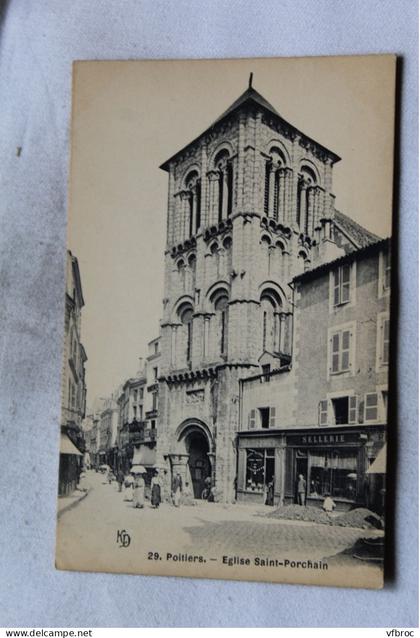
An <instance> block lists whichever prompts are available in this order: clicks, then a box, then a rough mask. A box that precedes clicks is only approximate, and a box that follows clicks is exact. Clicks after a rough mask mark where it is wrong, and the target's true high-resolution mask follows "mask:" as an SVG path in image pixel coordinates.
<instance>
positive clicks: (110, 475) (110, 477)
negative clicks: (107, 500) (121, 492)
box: [107, 468, 114, 485]
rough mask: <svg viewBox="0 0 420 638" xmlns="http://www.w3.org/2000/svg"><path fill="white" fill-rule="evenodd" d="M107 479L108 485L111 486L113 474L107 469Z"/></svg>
mask: <svg viewBox="0 0 420 638" xmlns="http://www.w3.org/2000/svg"><path fill="white" fill-rule="evenodd" d="M107 478H108V483H109V484H110V485H111V482H112V479H113V478H114V474H113V472H112V470H111V468H109V470H108V476H107Z"/></svg>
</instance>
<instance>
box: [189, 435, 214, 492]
mask: <svg viewBox="0 0 420 638" xmlns="http://www.w3.org/2000/svg"><path fill="white" fill-rule="evenodd" d="M186 444H187V450H188V455H189V457H188V467H189V470H190V475H191V481H192V490H193V494H194V498H202V494H203V492H204V490H205V488H206V483H205V481H206V478H207V477H209V476H210V474H211V467H210V461H209V457H208V452H209V451H210V450H209V444H208V441H207V438H206V436H205V435H204V434H201V432H192V433H191V434H190V435H189V436H188V437H187V441H186Z"/></svg>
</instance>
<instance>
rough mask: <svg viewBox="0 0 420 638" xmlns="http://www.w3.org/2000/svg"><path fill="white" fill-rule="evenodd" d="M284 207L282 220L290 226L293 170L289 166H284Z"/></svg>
mask: <svg viewBox="0 0 420 638" xmlns="http://www.w3.org/2000/svg"><path fill="white" fill-rule="evenodd" d="M285 172H286V181H285V184H286V198H285V200H286V208H285V212H284V220H283V221H284V222H285V223H286V224H289V226H292V224H293V222H294V219H295V217H294V210H293V171H292V169H291V168H286V169H285Z"/></svg>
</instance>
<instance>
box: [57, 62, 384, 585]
mask: <svg viewBox="0 0 420 638" xmlns="http://www.w3.org/2000/svg"><path fill="white" fill-rule="evenodd" d="M395 65H396V59H395V56H392V55H377V56H374V55H371V56H348V57H323V58H287V59H286V58H285V59H279V58H277V59H241V60H217V61H216V60H195V61H185V60H184V61H180V60H173V61H126V62H124V61H122V62H114V61H99V62H98V61H92V62H91V61H81V62H76V63H75V65H74V72H73V110H72V124H71V127H72V128H71V132H72V135H71V172H70V187H69V188H70V191H69V228H68V249H69V250H68V253H67V284H66V291H65V294H66V305H65V344H64V358H63V383H62V420H61V443H60V473H59V486H58V492H59V497H58V523H57V547H56V565H57V567H58V568H60V569H69V570H79V571H106V572H123V573H135V574H156V575H170V576H172V575H173V576H187V577H198V578H224V579H237V580H260V581H271V582H283V583H304V584H311V585H336V586H343V587H365V588H379V587H381V586H382V584H383V556H384V542H385V526H384V511H385V510H384V508H385V493H386V481H385V475H386V454H387V453H386V430H387V413H388V367H389V340H390V328H389V311H390V290H391V226H392V224H391V222H392V184H393V149H394V109H395Z"/></svg>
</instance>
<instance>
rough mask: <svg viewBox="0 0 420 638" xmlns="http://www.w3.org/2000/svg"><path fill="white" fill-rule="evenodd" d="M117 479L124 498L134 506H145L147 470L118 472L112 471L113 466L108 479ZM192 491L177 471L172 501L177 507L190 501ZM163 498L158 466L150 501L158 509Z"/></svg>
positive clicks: (153, 478) (172, 488)
mask: <svg viewBox="0 0 420 638" xmlns="http://www.w3.org/2000/svg"><path fill="white" fill-rule="evenodd" d="M114 478H115V479H116V481H117V483H118V491H119V492H124V500H125V501H131V502H132V504H133V507H135V508H140V509H141V508H143V507H144V506H145V502H146V494H145V492H146V489H145V488H146V481H145V472H141V471H136V468H132V470H131V471H130V472H129V473H128V474H124V472H123V470H122V469H121V468H120V469H118V470H117V472H116V474H115V475H114V473H113V472H112V470H111V468H110V469H109V471H108V474H107V480H108V482H109V483H111V481H113V480H114ZM193 498H194V497H193V495H192V492H191V490H190V488H189V484H188V482H187V481H186V482H185V484H184V482H183V479H182V477H181V475H180V473H179V472H177V473H176V474H175V475H174V477H173V479H172V484H171V501H172V504H173V505H174V506H175V507H179V506H180V505H181V504H183V503H189V502H190V500H193ZM162 500H163V481H162V475H161V472H160V470H159V469H158V468H157V469H155V470H154V474H153V476H152V480H151V483H150V503H151V506H152V508H154V509H157V508H158V507H159V505H160V504H161V503H162Z"/></svg>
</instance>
